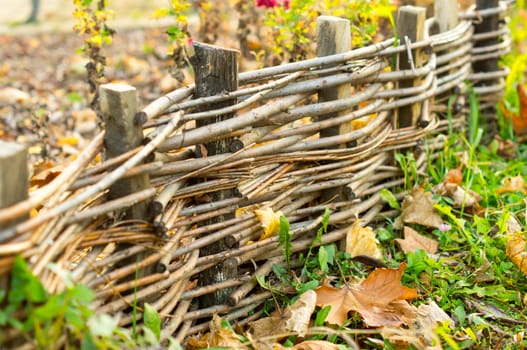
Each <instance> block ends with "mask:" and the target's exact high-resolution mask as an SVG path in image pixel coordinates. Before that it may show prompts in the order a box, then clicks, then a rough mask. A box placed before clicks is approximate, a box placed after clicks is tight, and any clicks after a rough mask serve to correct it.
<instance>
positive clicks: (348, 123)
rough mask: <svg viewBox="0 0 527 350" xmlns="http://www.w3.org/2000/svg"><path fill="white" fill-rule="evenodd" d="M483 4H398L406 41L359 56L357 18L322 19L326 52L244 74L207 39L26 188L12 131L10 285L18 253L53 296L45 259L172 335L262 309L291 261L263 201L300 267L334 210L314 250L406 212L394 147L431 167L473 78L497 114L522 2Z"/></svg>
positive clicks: (1, 264) (0, 171)
mask: <svg viewBox="0 0 527 350" xmlns="http://www.w3.org/2000/svg"><path fill="white" fill-rule="evenodd" d="M478 3H479V1H478ZM482 3H485V4H487V6H490V7H486V8H479V9H472V10H470V11H469V12H467V13H461V14H460V15H459V16H455V15H453V14H455V13H457V2H456V1H451V0H445V1H436V5H435V10H436V14H437V16H436V17H437V18H430V19H426V18H425V9H424V8H418V7H411V6H405V7H401V8H400V9H399V15H398V25H397V34H398V35H397V37H398V38H399V40H398V41H396V40H395V39H389V40H386V41H383V42H380V43H377V44H375V45H370V46H367V47H362V48H356V49H353V50H351V48H350V41H351V40H350V38H349V35H350V25H349V22H348V21H346V20H342V19H339V18H334V17H327V16H321V17H320V18H319V19H318V21H317V43H318V56H319V57H317V58H313V59H308V60H305V61H300V62H295V63H289V64H285V65H280V66H276V67H270V68H264V69H260V70H256V71H250V72H243V73H238V72H237V66H238V64H237V59H238V56H239V54H238V52H237V51H235V50H229V49H222V48H218V47H215V46H210V45H205V44H201V43H195V44H194V55H193V56H192V65H193V67H194V72H195V77H196V78H195V79H196V80H195V84H194V85H191V86H188V87H185V88H182V89H179V90H176V91H173V92H171V93H169V94H167V95H165V96H162V97H160V98H159V99H157V100H156V101H154V102H153V103H151V104H150V105H148V106H146V107H145V108H143V109H142V110H139V109H138V107H137V95H136V91H135V89H134V88H133V87H130V86H127V85H116V84H107V85H103V86H101V88H100V97H101V111H102V113H103V115H104V122H105V130H104V131H103V132H101V133H100V134H98V135H97V136H96V137H95V138H94V139H93V140H92V141H91V143H90V144H89V146H87V147H86V149H84V150H83V151H82V153H80V154H79V156H78V157H77V158H76V159H75V160H74V161H72V162H71V163H69V164H67V165H66V166H65V168H64V170H63V171H62V173H61V174H60V175H58V176H57V177H56V178H55V179H54V180H53V181H52V182H50V183H49V184H46V185H45V186H43V187H41V188H39V189H37V190H35V191H33V192H31V193H30V194H29V195H28V194H27V183H26V182H25V179H26V178H27V165H26V160H25V159H26V151H25V149H24V148H23V147H21V146H18V145H15V144H10V143H5V142H1V144H0V207H3V208H4V209H1V210H0V286H3V288H5V287H6V286H7V284H8V278H7V276H8V274H9V271H10V269H11V266H12V263H13V260H14V257H15V256H16V255H17V254H21V255H22V256H24V257H25V258H26V259H27V261H28V262H29V264H30V267H31V269H32V271H33V272H34V273H35V274H36V275H37V276H38V277H39V278H40V279H41V280H42V281H43V283H44V285H45V286H46V288H47V289H48V290H49V291H50V292H56V291H60V290H61V289H63V288H64V285H63V283H62V280H61V277H60V276H58V275H57V274H55V273H54V272H52V271H51V270H50V269H48V268H47V266H48V264H49V263H51V262H53V263H55V264H56V265H58V266H59V267H60V268H62V269H65V270H67V271H70V272H71V275H72V276H73V278H74V279H75V280H76V281H78V282H81V283H84V284H86V285H88V286H89V287H90V288H92V289H94V290H95V291H96V295H97V297H96V308H97V310H98V311H99V312H107V313H111V314H116V313H119V312H122V317H121V318H120V324H121V325H123V326H127V325H131V323H132V314H131V312H129V310H130V308H131V305H132V304H133V301H134V299H135V298H136V299H137V300H138V301H139V304H141V303H142V302H144V301H147V302H149V303H151V304H152V305H153V307H154V308H155V309H156V310H158V311H159V313H160V315H161V317H162V318H163V322H164V326H163V337H167V336H170V335H172V336H175V337H176V338H177V339H179V340H182V339H184V338H185V337H186V336H188V335H192V334H195V333H198V332H201V331H205V330H206V329H207V328H208V320H209V318H210V317H211V316H212V315H213V314H216V313H218V314H220V315H222V317H224V318H226V319H228V320H237V322H238V323H239V324H242V325H243V324H245V323H247V322H249V321H251V320H255V319H257V318H259V317H260V316H261V315H262V312H263V303H264V302H265V301H266V300H267V299H269V298H270V297H271V292H269V291H266V290H263V289H261V288H260V287H259V286H258V284H257V282H256V279H255V276H256V275H261V276H267V275H269V273H270V272H271V271H272V265H273V264H279V265H280V264H282V265H283V264H285V262H284V253H283V247H282V246H281V245H280V244H279V242H278V237H277V235H272V236H270V237H267V238H264V239H260V237H261V235H262V232H263V231H262V226H261V222H260V220H259V218H258V217H257V215H256V214H255V210H256V209H259V210H269V209H268V208H270V209H272V210H273V212H278V211H280V212H281V213H282V214H283V215H284V216H286V217H287V218H288V220H289V223H290V229H291V234H292V241H291V244H292V248H291V250H292V253H293V260H292V262H293V264H294V263H295V261H297V260H296V259H295V257H296V256H297V254H299V253H301V252H305V251H307V249H308V248H309V246H310V245H311V244H312V243H313V240H314V237H315V233H316V231H317V229H318V228H319V226H320V224H321V220H322V215H323V213H324V211H325V210H326V208H329V209H330V211H331V214H330V218H329V227H328V232H327V233H326V234H324V235H323V236H322V242H319V243H317V245H319V244H328V243H331V242H338V241H340V240H342V239H343V238H344V237H345V236H346V233H347V232H348V231H349V229H350V227H351V225H352V224H353V222H354V221H355V220H356V219H357V217H358V218H360V219H361V220H362V223H363V224H368V223H371V222H374V221H375V220H377V219H378V218H379V217H381V216H382V215H388V216H389V215H393V214H395V213H394V212H393V211H390V209H387V207H386V206H385V205H384V202H383V201H382V199H381V196H380V194H379V191H380V190H381V189H384V188H386V189H392V190H395V189H396V188H401V187H403V186H404V182H405V178H404V176H403V173H402V172H401V170H400V167H399V166H398V165H397V163H396V161H395V160H394V154H395V152H403V153H404V152H412V153H413V155H414V157H415V159H416V169H417V171H418V172H422V171H424V170H425V169H426V167H427V165H428V163H429V162H433V160H434V157H435V155H436V153H437V151H439V150H441V149H442V147H443V146H444V144H445V141H446V137H447V136H446V135H447V132H448V130H449V128H455V129H457V130H461V129H462V128H464V126H465V124H466V121H467V114H468V107H467V104H466V103H465V100H466V99H465V95H466V92H467V89H468V88H469V87H468V85H471V86H472V87H473V89H474V91H475V92H476V94H477V95H478V96H479V98H480V101H481V105H480V107H481V109H482V110H483V112H485V111H487V113H486V114H487V115H488V116H489V119H488V123H489V125H490V124H492V116H493V115H492V108H493V107H494V106H495V104H496V102H497V100H498V98H499V95H500V93H501V92H502V91H503V89H504V79H503V78H504V77H505V76H506V75H507V70H506V69H505V68H500V67H499V66H498V63H497V62H498V61H499V59H500V58H501V57H502V56H503V55H504V54H506V53H507V52H508V50H509V47H510V38H509V33H508V29H507V26H506V14H507V11H508V8H509V7H510V6H511V5H512V3H513V2H511V1H500V2H498V1H494V2H493V1H486V2H485V1H482ZM488 4H491V5H488ZM492 4H494V5H492ZM396 43H397V45H396ZM468 83H469V84H468ZM99 159H103V160H102V161H99ZM35 209H36V210H35ZM31 212H33V213H35V212H36V214H32V215H30V213H31ZM137 271H138V273H137V276H136V272H137ZM2 276H3V277H2ZM134 288H136V290H137V292H136V293H134ZM137 317H138V319H141V313H138V315H137ZM10 336H11V337H14V336H15V333H14V332H12V333H9V334H7V338H8V339H9V337H10Z"/></svg>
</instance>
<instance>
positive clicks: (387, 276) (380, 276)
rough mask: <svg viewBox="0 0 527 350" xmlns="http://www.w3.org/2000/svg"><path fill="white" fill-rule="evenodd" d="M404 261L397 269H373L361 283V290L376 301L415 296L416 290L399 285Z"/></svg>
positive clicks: (382, 301) (381, 301)
mask: <svg viewBox="0 0 527 350" xmlns="http://www.w3.org/2000/svg"><path fill="white" fill-rule="evenodd" d="M405 268H406V263H402V264H401V265H400V266H399V268H398V269H389V268H380V269H376V270H374V271H373V272H372V273H370V275H369V276H368V277H367V278H366V279H365V280H364V281H363V282H362V283H361V287H362V291H363V292H366V293H368V296H370V297H373V298H374V299H375V302H376V303H389V302H390V301H393V300H404V299H413V298H417V296H418V295H417V290H416V289H414V288H408V287H405V286H402V285H401V277H402V276H403V272H404V269H405Z"/></svg>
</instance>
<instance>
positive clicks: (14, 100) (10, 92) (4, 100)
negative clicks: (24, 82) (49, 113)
mask: <svg viewBox="0 0 527 350" xmlns="http://www.w3.org/2000/svg"><path fill="white" fill-rule="evenodd" d="M30 103H31V96H30V95H29V94H28V93H27V92H25V91H22V90H19V89H16V88H12V87H6V88H3V89H0V104H6V105H13V104H23V105H27V104H30Z"/></svg>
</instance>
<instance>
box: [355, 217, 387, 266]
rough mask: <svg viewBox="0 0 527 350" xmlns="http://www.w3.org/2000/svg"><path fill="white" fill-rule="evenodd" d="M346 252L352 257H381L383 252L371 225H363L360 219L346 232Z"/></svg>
mask: <svg viewBox="0 0 527 350" xmlns="http://www.w3.org/2000/svg"><path fill="white" fill-rule="evenodd" d="M346 252H348V253H349V254H350V255H351V257H355V256H359V255H366V256H369V257H371V258H375V259H380V258H381V257H382V252H381V250H380V249H379V247H378V246H377V241H376V240H375V233H374V232H373V230H372V229H371V227H362V226H361V223H360V220H358V219H356V220H355V222H354V223H353V225H351V227H350V229H349V230H348V233H347V234H346Z"/></svg>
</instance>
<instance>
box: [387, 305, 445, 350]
mask: <svg viewBox="0 0 527 350" xmlns="http://www.w3.org/2000/svg"><path fill="white" fill-rule="evenodd" d="M444 322H448V323H449V325H450V327H453V326H454V321H453V320H452V319H451V318H450V317H449V316H448V315H447V314H446V313H445V312H444V311H443V310H442V309H441V308H440V307H439V306H438V305H437V304H436V303H435V302H434V301H431V302H430V304H428V305H426V304H422V305H420V306H419V308H417V317H416V318H415V320H414V321H413V322H412V323H411V324H410V326H409V327H408V328H401V327H397V328H394V327H384V328H383V329H382V331H381V335H382V336H383V338H385V339H388V340H389V341H390V342H391V343H393V344H394V345H396V346H397V347H398V348H404V349H405V348H407V347H408V346H410V345H413V346H414V347H415V348H417V349H419V350H440V349H442V347H441V342H440V341H439V339H438V337H437V335H436V334H435V332H434V330H435V328H436V327H437V326H438V324H440V323H444Z"/></svg>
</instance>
